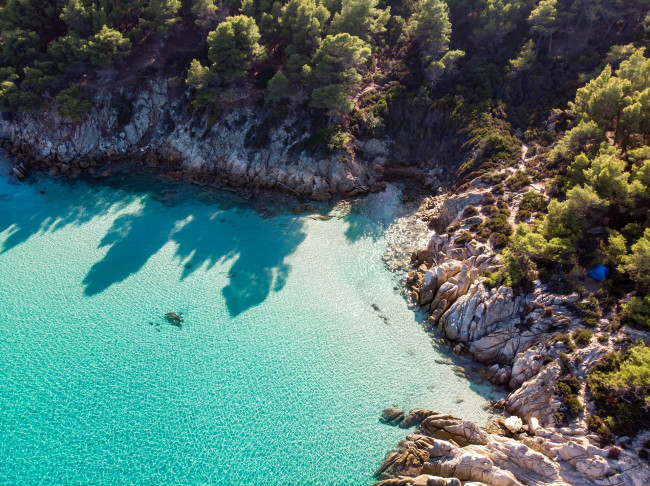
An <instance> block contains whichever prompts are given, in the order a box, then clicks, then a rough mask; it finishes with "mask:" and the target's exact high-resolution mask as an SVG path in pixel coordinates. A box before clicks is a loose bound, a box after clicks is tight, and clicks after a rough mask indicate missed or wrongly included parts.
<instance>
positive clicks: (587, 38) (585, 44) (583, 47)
mask: <svg viewBox="0 0 650 486" xmlns="http://www.w3.org/2000/svg"><path fill="white" fill-rule="evenodd" d="M593 25H594V19H589V28H588V29H587V34H586V35H585V40H583V41H582V50H583V51H584V49H585V47H587V41H588V40H589V35H590V34H591V27H592V26H593Z"/></svg>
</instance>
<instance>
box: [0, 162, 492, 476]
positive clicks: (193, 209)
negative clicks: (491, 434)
mask: <svg viewBox="0 0 650 486" xmlns="http://www.w3.org/2000/svg"><path fill="white" fill-rule="evenodd" d="M3 171H4V172H7V171H6V168H3ZM256 205H257V206H259V205H260V203H258V202H256V203H253V204H252V206H253V207H254V206H256ZM258 209H259V208H258ZM274 211H275V214H272V213H271V212H270V211H268V210H263V211H259V210H257V211H256V210H254V209H252V208H251V205H250V204H247V203H243V202H241V201H239V200H238V199H237V198H236V197H235V196H214V195H212V196H210V195H207V193H205V192H202V191H200V190H198V189H196V188H188V187H185V186H182V185H176V186H165V185H160V184H149V185H143V184H133V183H129V182H126V181H124V182H122V183H120V182H119V181H113V182H111V183H106V182H104V183H101V184H100V183H97V182H83V181H76V182H74V183H71V182H64V181H52V180H49V179H44V178H37V179H32V180H31V181H30V182H28V183H17V182H15V181H12V180H11V179H9V178H7V177H4V176H3V177H2V178H0V276H1V278H0V316H1V317H2V329H0V366H1V369H2V372H1V373H0V484H189V485H195V484H215V485H216V484H218V485H238V484H247V485H258V484H259V485H276V484H277V485H293V484H296V485H298V484H301V485H303V484H318V485H343V484H350V485H368V484H372V482H373V477H372V474H373V472H374V470H375V468H376V467H377V466H378V465H379V464H380V462H381V459H382V458H383V456H384V454H385V453H386V452H387V451H388V450H389V449H390V448H391V447H393V446H394V445H395V444H396V443H397V442H398V441H399V440H400V439H401V438H402V437H403V436H404V435H405V431H404V430H401V429H398V428H393V427H388V426H386V425H382V424H380V423H379V422H378V416H379V414H380V413H381V411H382V409H383V408H385V407H387V406H396V407H399V408H403V409H411V408H415V407H427V408H433V409H438V410H441V411H444V412H452V413H456V414H459V415H461V416H463V417H466V418H469V419H474V420H478V421H479V422H484V421H485V420H486V418H487V412H485V411H484V410H483V409H482V408H481V405H482V404H483V403H484V402H485V401H486V400H487V399H490V398H495V397H498V394H497V392H495V391H494V390H492V389H491V388H489V387H486V386H483V385H479V384H475V383H471V382H469V381H467V379H464V378H461V377H459V376H457V375H456V374H455V373H454V372H453V368H452V366H449V365H445V364H440V363H437V362H436V361H435V360H436V359H438V360H439V359H440V358H441V355H440V354H439V352H438V351H436V350H435V349H434V347H433V346H432V345H431V338H430V337H429V336H428V335H427V334H426V333H425V332H424V331H423V330H422V328H421V325H420V323H419V320H418V319H419V318H418V316H417V315H416V314H415V313H414V312H413V311H412V310H411V309H409V308H408V306H407V303H406V301H405V299H404V298H403V296H402V295H401V293H400V291H399V287H398V286H399V277H400V276H399V275H397V274H394V273H391V272H389V271H388V270H387V267H386V265H385V264H384V262H383V261H382V255H383V254H384V252H385V251H386V248H387V245H389V244H390V241H389V237H387V235H390V229H391V227H390V222H391V221H393V220H394V218H395V217H397V216H399V214H400V211H403V209H402V204H401V195H400V192H399V190H398V189H397V188H395V187H389V189H388V190H387V191H386V192H383V193H380V194H376V195H372V196H370V197H368V198H365V199H363V200H362V201H361V202H359V203H357V204H355V205H352V207H351V208H330V209H327V210H323V215H325V217H322V216H321V217H319V216H314V215H296V214H293V213H292V212H291V211H289V210H284V211H283V210H281V209H279V208H274ZM170 311H175V312H179V313H181V314H182V316H183V318H184V323H183V326H182V327H181V328H178V327H175V326H172V325H170V324H169V323H167V322H166V321H165V319H164V314H165V313H167V312H170Z"/></svg>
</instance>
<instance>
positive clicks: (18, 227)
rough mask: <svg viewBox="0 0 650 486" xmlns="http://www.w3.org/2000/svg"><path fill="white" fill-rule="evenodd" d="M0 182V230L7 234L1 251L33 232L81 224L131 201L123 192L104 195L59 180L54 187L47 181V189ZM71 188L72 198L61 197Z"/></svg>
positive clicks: (25, 239) (4, 181)
mask: <svg viewBox="0 0 650 486" xmlns="http://www.w3.org/2000/svg"><path fill="white" fill-rule="evenodd" d="M1 182H2V184H0V233H4V232H8V236H7V238H6V239H5V241H4V243H2V244H1V245H0V254H3V253H6V252H8V251H10V250H11V249H13V248H15V247H17V246H18V245H20V244H21V243H24V242H25V241H27V240H28V239H29V238H31V237H32V236H34V235H37V234H42V233H51V232H55V231H57V230H59V229H61V228H64V227H66V226H68V225H76V226H80V225H82V224H84V223H88V222H90V221H91V220H92V219H94V218H96V217H100V216H103V215H105V214H106V213H107V212H108V211H109V210H119V209H121V208H122V207H124V206H126V205H128V204H130V203H131V202H132V199H131V198H129V197H127V196H126V195H123V197H121V198H120V199H118V198H117V197H116V196H115V195H112V196H111V197H107V195H106V194H98V193H97V191H95V190H93V189H92V188H89V187H83V186H82V187H79V188H76V187H74V184H67V185H63V184H61V185H60V186H58V187H56V190H52V187H51V186H50V185H47V191H46V190H45V189H39V188H38V185H36V187H30V188H29V189H26V188H24V187H20V185H19V184H11V183H8V182H7V181H6V180H3V181H1ZM14 186H18V187H14ZM44 187H45V186H44ZM71 189H72V190H74V198H66V199H65V200H64V199H62V198H61V194H62V193H65V192H67V191H68V190H71ZM5 191H6V192H5ZM34 191H37V193H34Z"/></svg>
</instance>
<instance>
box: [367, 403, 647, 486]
mask: <svg viewBox="0 0 650 486" xmlns="http://www.w3.org/2000/svg"><path fill="white" fill-rule="evenodd" d="M417 420H421V422H420V425H419V428H418V429H417V430H416V431H415V432H414V433H412V434H409V435H408V436H407V437H406V439H404V440H403V441H402V442H400V444H399V445H398V447H397V448H396V449H395V450H394V451H392V452H390V453H389V454H388V455H387V456H386V459H385V460H384V462H383V464H382V465H381V466H380V468H379V469H378V470H377V473H376V474H377V477H378V478H380V479H381V481H380V482H378V483H377V486H416V485H460V484H464V485H471V484H485V485H491V486H523V485H555V486H560V485H585V486H587V485H596V486H605V485H608V486H611V485H621V486H622V485H630V486H637V485H638V486H641V485H645V484H648V481H649V480H650V470H649V469H648V468H647V466H646V465H645V464H643V463H642V462H641V460H640V459H639V458H638V457H636V456H635V455H634V454H631V453H629V452H627V451H623V452H621V451H619V450H616V451H615V453H613V452H614V448H615V446H609V447H606V448H604V449H602V448H599V447H597V446H595V445H593V444H592V443H591V442H590V441H589V440H588V439H586V438H575V437H571V436H568V437H567V436H565V435H562V434H560V433H558V432H556V431H553V430H547V429H543V428H539V427H534V430H533V428H531V427H530V426H528V427H525V426H523V425H521V429H523V430H524V431H525V432H524V433H522V434H519V435H518V437H517V438H514V437H504V436H501V435H495V434H488V433H487V432H484V431H483V430H481V429H480V428H479V427H478V426H477V425H476V424H475V423H473V422H470V421H467V420H465V421H464V420H462V419H460V418H458V417H454V416H452V415H448V414H442V413H439V412H434V411H427V410H414V411H412V412H411V413H410V414H409V415H408V416H407V417H405V418H404V422H407V423H413V422H414V421H417ZM461 481H462V483H461Z"/></svg>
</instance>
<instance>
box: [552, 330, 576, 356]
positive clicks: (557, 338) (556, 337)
mask: <svg viewBox="0 0 650 486" xmlns="http://www.w3.org/2000/svg"><path fill="white" fill-rule="evenodd" d="M551 342H561V343H563V344H564V346H565V347H566V348H567V351H569V352H571V351H575V349H576V345H575V343H574V342H573V340H572V339H571V336H570V335H569V334H566V333H564V334H563V333H559V332H558V333H556V334H553V335H552V336H551Z"/></svg>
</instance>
